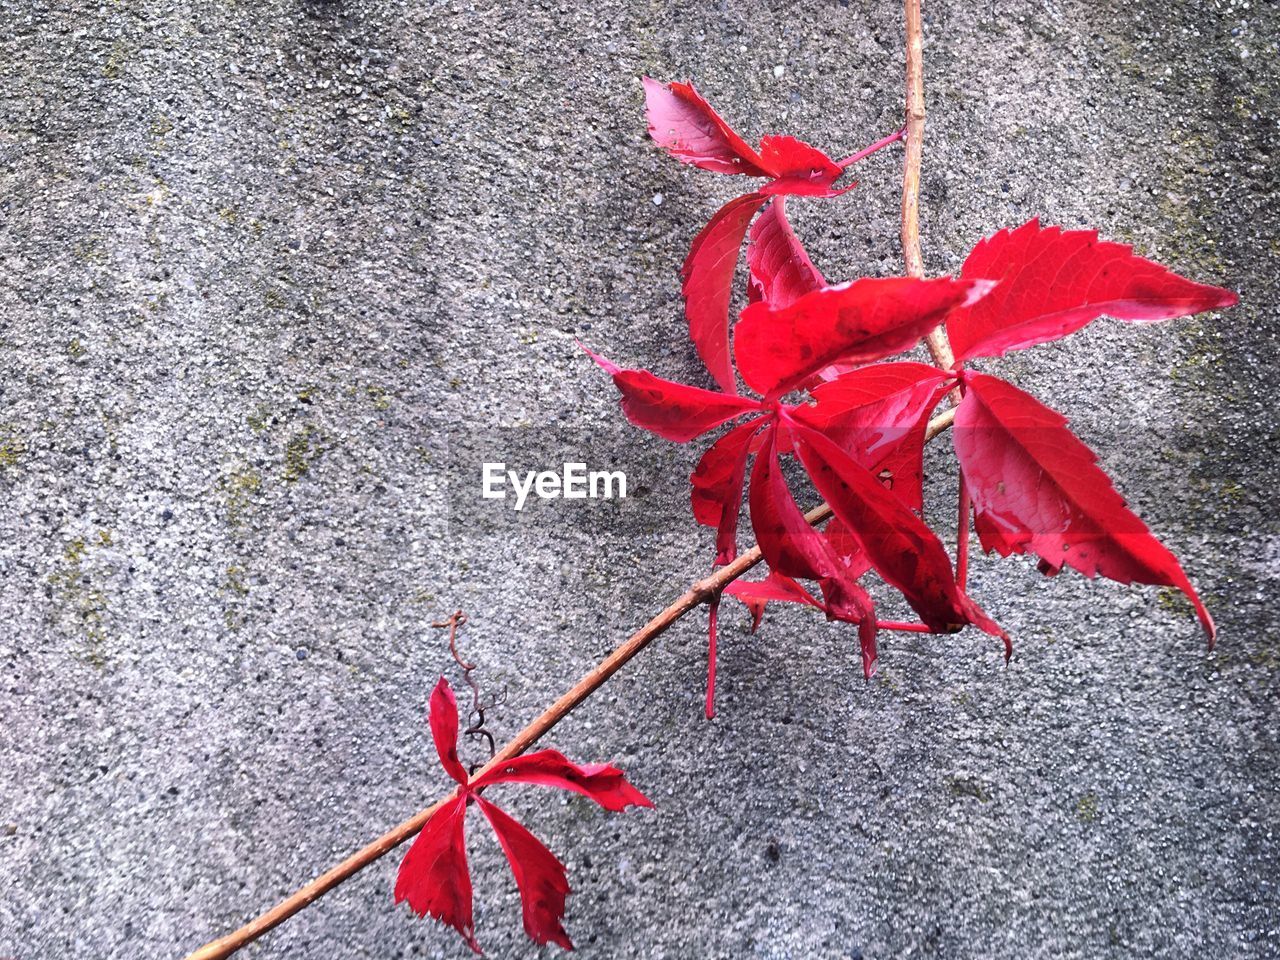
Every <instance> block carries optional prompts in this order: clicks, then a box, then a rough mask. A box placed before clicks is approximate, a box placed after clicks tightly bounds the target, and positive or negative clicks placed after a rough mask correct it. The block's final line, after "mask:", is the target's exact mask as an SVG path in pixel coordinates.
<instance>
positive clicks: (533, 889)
mask: <svg viewBox="0 0 1280 960" xmlns="http://www.w3.org/2000/svg"><path fill="white" fill-rule="evenodd" d="M476 803H477V804H478V805H479V807H480V809H481V811H483V813H484V815H485V816H486V817H488V818H489V823H490V824H491V825H492V826H493V832H494V833H495V834H497V836H498V843H499V844H500V845H501V846H502V852H503V853H505V854H506V855H507V862H508V863H509V864H511V872H512V874H514V875H515V878H516V887H517V888H518V889H519V890H520V908H521V912H522V913H523V914H524V932H525V933H527V934H528V935H529V939H531V940H533V942H534V943H538V944H547V943H556V944H559V945H560V946H562V947H564V948H565V949H566V950H572V949H573V941H571V940H570V939H569V935H568V934H567V933H565V930H564V926H563V925H562V924H561V922H560V921H561V920H562V919H563V918H564V901H565V897H567V896H568V895H569V879H568V877H567V876H566V874H565V869H564V864H562V863H561V862H560V861H559V860H557V859H556V855H555V854H554V853H552V852H551V851H550V850H548V849H547V848H546V847H545V846H543V844H542V841H541V840H539V839H538V838H537V837H535V836H534V835H533V834H532V833H530V832H529V831H528V830H526V829H525V828H524V827H523V826H521V825H520V823H519V822H518V821H516V820H515V819H513V818H512V817H510V816H508V815H507V814H505V813H503V812H502V811H501V810H499V809H498V808H497V807H495V806H494V805H493V804H492V803H490V802H489V801H488V800H485V799H484V798H483V797H476Z"/></svg>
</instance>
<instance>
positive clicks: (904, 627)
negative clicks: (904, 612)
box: [876, 620, 937, 633]
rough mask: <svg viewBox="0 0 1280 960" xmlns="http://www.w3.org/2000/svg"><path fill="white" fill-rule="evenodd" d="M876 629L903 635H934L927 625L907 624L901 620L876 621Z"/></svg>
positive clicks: (933, 631)
mask: <svg viewBox="0 0 1280 960" xmlns="http://www.w3.org/2000/svg"><path fill="white" fill-rule="evenodd" d="M876 627H877V628H878V629H880V630H901V631H902V632H904V633H936V632H937V631H935V630H934V629H933V628H932V627H931V626H929V625H928V624H927V623H914V622H913V623H907V622H905V621H902V620H877V621H876Z"/></svg>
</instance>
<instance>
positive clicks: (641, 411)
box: [583, 347, 760, 443]
mask: <svg viewBox="0 0 1280 960" xmlns="http://www.w3.org/2000/svg"><path fill="white" fill-rule="evenodd" d="M583 349H584V350H585V349H586V348H585V347H584V348H583ZM587 354H588V355H589V356H590V357H591V359H593V360H594V361H595V362H596V363H598V364H599V365H600V367H601V368H603V369H604V370H605V371H606V372H607V373H609V374H610V375H611V376H612V377H613V383H614V386H616V387H617V388H618V392H619V393H621V394H622V412H623V413H624V414H626V417H627V419H628V420H630V421H631V422H632V423H634V424H635V425H636V426H637V427H643V428H644V429H646V430H651V431H652V432H654V433H656V434H658V436H660V437H665V438H666V439H668V440H674V441H676V442H677V443H685V442H687V441H689V440H692V439H693V438H694V437H697V436H700V435H701V434H704V433H706V432H707V431H708V430H712V429H715V428H716V427H718V426H720V424H722V423H725V422H727V421H729V420H732V419H733V418H734V417H737V416H741V415H742V414H744V413H747V412H748V411H751V410H758V409H759V408H760V404H759V402H758V401H755V400H751V399H748V398H746V397H739V396H731V395H729V394H724V393H719V392H717V391H715V390H703V389H702V388H701V387H690V386H688V385H687V384H683V383H675V382H674V381H672V380H663V379H662V378H661V377H655V376H654V375H653V374H652V373H650V372H649V371H648V370H623V369H621V368H620V367H618V365H617V364H615V363H612V362H610V361H609V360H606V359H605V358H604V357H601V356H599V355H598V354H595V353H592V352H591V351H590V350H587Z"/></svg>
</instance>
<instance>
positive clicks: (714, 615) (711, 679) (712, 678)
mask: <svg viewBox="0 0 1280 960" xmlns="http://www.w3.org/2000/svg"><path fill="white" fill-rule="evenodd" d="M719 621H720V596H719V594H717V595H716V596H714V597H712V598H711V599H710V600H708V601H707V638H708V643H707V703H706V706H705V707H704V712H705V713H706V715H707V719H708V720H714V719H715V716H716V628H717V626H718V625H719Z"/></svg>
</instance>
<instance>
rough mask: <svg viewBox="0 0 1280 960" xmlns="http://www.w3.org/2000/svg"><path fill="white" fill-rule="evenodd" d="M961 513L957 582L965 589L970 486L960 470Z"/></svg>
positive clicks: (957, 544) (957, 521)
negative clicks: (966, 483)
mask: <svg viewBox="0 0 1280 960" xmlns="http://www.w3.org/2000/svg"><path fill="white" fill-rule="evenodd" d="M959 499H960V515H959V516H958V517H957V518H956V583H957V584H959V586H960V589H961V590H964V589H965V585H966V583H967V582H968V580H969V508H970V505H971V501H970V499H969V488H968V487H967V486H966V485H965V482H964V471H963V470H962V471H960V497H959Z"/></svg>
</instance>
